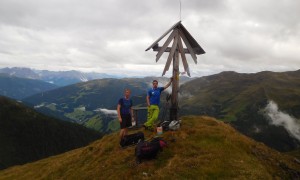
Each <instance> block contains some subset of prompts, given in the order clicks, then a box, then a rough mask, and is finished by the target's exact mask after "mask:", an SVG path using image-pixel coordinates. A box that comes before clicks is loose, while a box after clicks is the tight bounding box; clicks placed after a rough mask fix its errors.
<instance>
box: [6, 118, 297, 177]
mask: <svg viewBox="0 0 300 180" xmlns="http://www.w3.org/2000/svg"><path fill="white" fill-rule="evenodd" d="M182 122H183V124H182V127H181V129H180V130H179V131H175V132H165V133H164V134H163V137H164V139H166V140H167V141H168V144H169V147H168V148H165V149H164V151H163V152H161V153H160V154H159V155H158V157H157V159H154V160H150V161H145V162H143V163H142V164H139V165H136V164H135V157H134V147H129V148H127V149H121V148H120V147H119V145H118V135H117V133H115V134H111V135H107V136H104V137H103V138H102V139H101V140H98V141H95V142H94V143H93V144H90V145H89V146H86V147H83V148H79V149H76V150H73V151H69V152H66V153H64V154H61V155H58V156H53V157H50V158H47V159H43V160H40V161H37V162H34V163H30V164H26V165H23V166H15V167H12V168H9V169H6V170H3V171H0V179H43V178H47V179H60V178H62V179H66V178H68V179H104V178H105V179H122V178H123V179H142V178H150V179H169V178H175V179H182V178H187V179H211V178H213V179H214V178H218V179H232V178H235V179H291V178H295V177H297V175H298V176H299V175H300V164H298V163H297V162H296V161H297V160H296V159H295V158H294V157H292V156H288V155H285V154H282V153H280V152H278V151H276V150H273V149H271V148H268V147H267V146H265V145H264V144H262V143H257V142H255V141H254V140H252V139H249V138H247V137H246V136H244V135H241V134H240V133H238V132H237V131H236V130H234V129H233V128H232V127H230V126H229V125H227V124H225V123H223V122H221V121H217V120H216V119H213V118H210V117H205V116H187V117H183V118H182ZM145 135H146V139H147V138H149V137H152V136H154V134H153V133H151V132H145ZM172 138H175V139H176V141H175V142H170V141H169V140H170V139H172Z"/></svg>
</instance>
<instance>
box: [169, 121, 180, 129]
mask: <svg viewBox="0 0 300 180" xmlns="http://www.w3.org/2000/svg"><path fill="white" fill-rule="evenodd" d="M180 122H181V121H180V120H179V121H176V120H173V121H171V122H170V124H169V129H170V130H173V131H175V130H178V129H179V128H180Z"/></svg>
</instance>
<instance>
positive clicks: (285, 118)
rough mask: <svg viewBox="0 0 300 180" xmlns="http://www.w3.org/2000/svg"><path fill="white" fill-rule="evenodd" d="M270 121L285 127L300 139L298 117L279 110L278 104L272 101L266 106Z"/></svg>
mask: <svg viewBox="0 0 300 180" xmlns="http://www.w3.org/2000/svg"><path fill="white" fill-rule="evenodd" d="M265 112H266V116H267V117H268V119H269V123H270V124H272V125H275V126H282V127H284V128H285V129H286V130H287V132H288V133H289V134H290V135H291V136H293V137H294V138H296V139H298V140H299V141H300V123H299V120H297V119H296V118H294V117H292V116H290V115H288V114H286V113H284V112H281V111H279V110H278V105H277V104H276V103H275V102H274V101H270V102H269V104H268V105H267V106H266V108H265Z"/></svg>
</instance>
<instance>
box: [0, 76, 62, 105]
mask: <svg viewBox="0 0 300 180" xmlns="http://www.w3.org/2000/svg"><path fill="white" fill-rule="evenodd" d="M57 87H58V86H56V85H54V84H50V83H47V82H44V81H41V80H35V79H26V78H20V77H16V76H11V75H8V74H4V73H0V95H3V96H6V97H10V98H13V99H17V100H20V99H23V98H25V97H28V96H31V95H34V94H37V93H41V92H45V91H49V90H52V89H55V88H57Z"/></svg>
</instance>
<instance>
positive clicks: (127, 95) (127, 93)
mask: <svg viewBox="0 0 300 180" xmlns="http://www.w3.org/2000/svg"><path fill="white" fill-rule="evenodd" d="M130 93H131V91H130V90H129V89H125V90H124V95H125V97H126V98H129V97H130Z"/></svg>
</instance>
